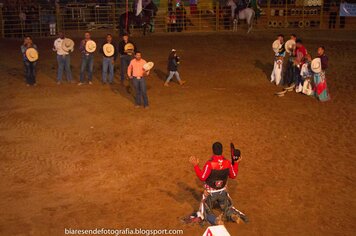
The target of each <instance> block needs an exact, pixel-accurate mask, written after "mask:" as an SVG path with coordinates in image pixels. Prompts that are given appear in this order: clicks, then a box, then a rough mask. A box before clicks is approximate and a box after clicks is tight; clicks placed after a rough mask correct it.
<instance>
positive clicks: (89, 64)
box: [80, 54, 94, 83]
mask: <svg viewBox="0 0 356 236" xmlns="http://www.w3.org/2000/svg"><path fill="white" fill-rule="evenodd" d="M93 64H94V55H93V54H89V55H88V56H87V55H83V56H82V65H81V67H80V82H81V83H83V82H84V73H85V71H86V72H87V73H88V80H89V81H92V80H93Z"/></svg>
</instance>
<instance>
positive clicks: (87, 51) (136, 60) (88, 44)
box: [21, 32, 185, 108]
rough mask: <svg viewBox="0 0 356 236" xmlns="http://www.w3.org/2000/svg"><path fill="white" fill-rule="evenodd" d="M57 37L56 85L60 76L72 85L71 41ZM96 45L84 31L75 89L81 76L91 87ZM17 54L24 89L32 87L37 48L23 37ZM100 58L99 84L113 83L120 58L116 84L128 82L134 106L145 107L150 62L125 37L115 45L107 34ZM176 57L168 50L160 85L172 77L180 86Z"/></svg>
mask: <svg viewBox="0 0 356 236" xmlns="http://www.w3.org/2000/svg"><path fill="white" fill-rule="evenodd" d="M58 36H59V37H58V38H57V39H56V40H55V41H54V44H53V51H55V52H56V54H57V63H58V70H57V79H56V81H57V84H58V85H60V84H61V83H62V78H63V74H64V73H65V74H66V79H67V81H68V82H69V83H74V80H73V77H72V71H71V59H70V58H71V53H73V51H74V41H73V40H71V39H70V38H67V37H65V35H64V33H63V32H60V33H59V35H58ZM96 48H97V46H96V43H95V42H94V41H93V40H92V39H91V34H90V32H85V34H84V39H83V40H81V42H80V46H79V51H80V54H81V66H80V81H79V83H78V85H79V86H81V85H84V84H85V83H86V82H85V76H86V75H87V80H88V84H89V85H92V84H93V66H94V53H95V51H96ZM21 53H22V55H23V62H24V66H25V78H26V84H27V86H36V65H37V61H38V59H39V54H38V48H37V46H36V45H35V44H34V43H33V41H32V38H31V37H30V36H26V37H25V38H24V42H23V45H21ZM100 53H101V54H102V56H103V59H102V79H101V82H102V84H107V83H109V84H113V83H114V68H115V61H116V60H117V58H118V57H120V83H121V84H122V85H124V81H125V80H126V79H129V80H130V81H132V85H133V87H134V89H135V91H136V96H135V106H136V107H140V106H141V101H142V100H143V107H144V108H148V106H149V103H148V96H147V86H146V79H145V78H146V77H147V76H148V75H149V73H150V70H151V69H152V67H153V65H154V64H153V62H148V63H147V62H146V61H145V60H144V59H143V58H142V53H141V52H140V51H138V49H137V46H136V44H135V43H134V42H133V41H131V40H130V39H129V36H128V35H127V34H124V35H123V36H122V40H121V41H120V42H119V44H118V45H116V44H115V43H114V41H113V36H112V35H111V34H107V35H106V38H105V41H104V42H103V43H102V45H101V47H100ZM179 63H180V62H179V57H178V56H177V51H176V50H175V49H172V50H171V52H170V53H169V57H168V64H167V69H168V76H167V80H166V81H165V83H164V86H166V87H168V86H169V82H170V80H171V79H172V78H173V76H176V78H177V80H178V83H179V84H180V85H183V84H184V83H185V81H183V80H181V79H180V76H179V73H178V65H179Z"/></svg>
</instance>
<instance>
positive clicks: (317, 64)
mask: <svg viewBox="0 0 356 236" xmlns="http://www.w3.org/2000/svg"><path fill="white" fill-rule="evenodd" d="M311 69H312V71H313V72H314V73H320V72H321V60H320V58H315V59H313V60H312V62H311Z"/></svg>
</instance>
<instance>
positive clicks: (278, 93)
mask: <svg viewBox="0 0 356 236" xmlns="http://www.w3.org/2000/svg"><path fill="white" fill-rule="evenodd" d="M286 92H287V90H283V91H281V92H277V93H275V95H277V96H278V97H283V96H284V94H286Z"/></svg>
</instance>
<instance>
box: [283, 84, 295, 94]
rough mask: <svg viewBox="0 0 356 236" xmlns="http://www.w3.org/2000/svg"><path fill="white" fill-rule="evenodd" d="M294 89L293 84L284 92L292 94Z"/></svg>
mask: <svg viewBox="0 0 356 236" xmlns="http://www.w3.org/2000/svg"><path fill="white" fill-rule="evenodd" d="M294 88H295V85H294V84H292V85H291V86H289V87H287V88H284V89H285V90H286V91H288V92H292V91H293V90H294Z"/></svg>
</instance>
